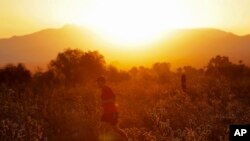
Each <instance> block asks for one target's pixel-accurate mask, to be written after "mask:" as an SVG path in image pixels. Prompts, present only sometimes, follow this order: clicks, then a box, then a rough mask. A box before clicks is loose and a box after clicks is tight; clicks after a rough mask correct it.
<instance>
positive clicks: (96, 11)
mask: <svg viewBox="0 0 250 141" xmlns="http://www.w3.org/2000/svg"><path fill="white" fill-rule="evenodd" d="M74 9H75V10H74V11H76V13H74V14H73V15H75V16H74V18H72V17H71V19H70V20H71V22H72V23H75V24H78V25H85V26H86V25H87V26H89V27H90V28H92V29H93V30H94V31H95V32H96V33H98V35H100V37H102V38H103V39H104V40H105V41H107V42H109V43H111V44H116V45H120V46H124V48H128V49H131V48H133V49H134V48H135V47H138V46H142V45H145V44H148V43H152V42H154V41H155V40H157V39H158V38H159V37H160V35H161V34H162V33H163V32H164V33H165V32H166V31H169V30H173V29H175V28H184V27H190V26H194V25H193V21H192V22H191V21H190V20H189V18H190V15H188V14H187V13H186V14H185V8H184V7H183V6H181V5H180V3H178V2H177V1H172V0H171V1H169V0H164V1H163V0H162V1H159V0H158V1H157V0H155V1H151V0H150V1H145V0H126V1H119V0H105V1H95V2H94V3H91V4H90V5H89V6H88V9H87V10H86V9H83V10H84V12H81V10H79V9H80V8H79V6H78V8H77V6H75V8H74ZM71 14H72V13H71Z"/></svg>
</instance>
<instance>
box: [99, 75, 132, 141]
mask: <svg viewBox="0 0 250 141" xmlns="http://www.w3.org/2000/svg"><path fill="white" fill-rule="evenodd" d="M97 84H98V87H99V88H100V90H101V106H102V109H103V113H102V117H101V121H102V122H105V123H108V124H109V125H111V127H112V128H113V129H114V131H116V132H117V133H119V134H120V135H121V137H123V138H124V139H125V140H126V141H127V140H128V137H127V135H126V134H125V133H124V131H123V130H122V129H120V128H119V126H118V111H117V107H116V99H115V94H114V93H113V91H112V89H111V88H110V87H108V86H107V85H106V79H105V77H104V76H101V77H99V78H98V79H97Z"/></svg>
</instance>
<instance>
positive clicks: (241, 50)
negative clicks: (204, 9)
mask: <svg viewBox="0 0 250 141" xmlns="http://www.w3.org/2000/svg"><path fill="white" fill-rule="evenodd" d="M110 46H112V45H110V44H108V43H105V42H101V41H100V39H99V37H98V36H97V35H96V34H94V33H93V32H91V31H89V30H87V29H84V28H80V27H76V26H72V25H67V26H64V27H62V28H59V29H45V30H42V31H39V32H35V33H32V34H29V35H24V36H13V37H11V38H8V39H0V64H6V63H18V62H23V63H25V64H27V65H28V66H32V67H34V66H45V64H47V63H48V62H49V61H50V60H51V59H53V58H55V57H56V55H57V53H58V52H62V51H63V50H64V49H66V48H81V49H83V50H98V51H100V53H101V54H103V55H104V56H105V58H108V61H110V62H119V63H118V64H130V65H144V64H141V63H143V62H145V60H148V62H147V63H146V64H150V63H153V62H157V61H166V62H171V64H173V66H181V65H192V66H196V67H202V66H204V65H206V64H207V62H208V61H209V59H211V57H214V56H215V55H218V54H220V55H225V56H229V57H230V59H231V60H233V61H234V62H237V61H239V60H243V62H244V63H245V64H248V65H249V64H250V55H249V53H250V35H246V36H237V35H235V34H232V33H228V32H224V31H221V30H217V29H183V30H177V31H175V32H172V33H171V34H170V35H166V36H163V38H162V40H161V41H159V42H158V43H155V44H153V45H150V46H152V47H150V48H148V49H145V50H142V51H139V52H136V51H135V52H132V53H131V54H133V55H131V56H133V57H131V56H130V55H127V56H126V53H124V51H123V50H119V47H112V48H111V47H110ZM146 53H147V55H145V54H146ZM124 54H125V55H124ZM141 54H144V55H141ZM136 57H137V58H136ZM133 58H136V59H134V60H133Z"/></svg>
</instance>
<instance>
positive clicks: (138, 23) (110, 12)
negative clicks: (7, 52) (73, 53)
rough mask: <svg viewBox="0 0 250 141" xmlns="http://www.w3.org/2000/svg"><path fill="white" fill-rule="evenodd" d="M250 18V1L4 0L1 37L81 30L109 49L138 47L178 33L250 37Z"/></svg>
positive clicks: (0, 24) (0, 7) (0, 9)
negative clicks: (70, 27) (197, 30)
mask: <svg viewBox="0 0 250 141" xmlns="http://www.w3.org/2000/svg"><path fill="white" fill-rule="evenodd" d="M239 9H240V10H239ZM248 13H250V1H249V0H240V1H235V0H175V1H173V0H147V1H145V0H123V1H121V0H36V1H32V0H22V1H20V0H1V2H0V21H1V23H0V37H1V38H3V37H10V36H13V35H22V34H27V33H32V32H34V31H37V30H41V29H43V28H49V27H60V26H62V25H64V24H77V25H81V26H85V27H88V28H90V29H92V30H93V31H95V32H96V33H98V34H99V35H100V36H101V37H102V38H103V39H104V40H106V41H108V42H110V43H113V44H118V45H119V44H120V45H132V46H134V45H141V44H147V43H150V42H152V41H154V40H155V39H157V38H158V37H159V36H160V35H161V33H163V32H167V31H170V30H173V29H176V28H190V27H191V28H193V27H213V28H220V29H224V30H226V31H230V32H234V33H236V34H247V33H250V27H249V26H248V25H250V18H248Z"/></svg>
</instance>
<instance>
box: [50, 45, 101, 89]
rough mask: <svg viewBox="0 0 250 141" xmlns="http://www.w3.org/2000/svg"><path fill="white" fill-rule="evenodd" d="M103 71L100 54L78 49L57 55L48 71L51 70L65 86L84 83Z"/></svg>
mask: <svg viewBox="0 0 250 141" xmlns="http://www.w3.org/2000/svg"><path fill="white" fill-rule="evenodd" d="M104 69H105V60H104V57H103V56H102V55H101V54H99V53H98V52H97V51H88V52H83V51H82V50H80V49H67V50H65V51H64V52H62V53H59V54H58V55H57V58H56V59H55V60H52V61H51V62H50V65H49V70H53V71H54V72H55V73H56V74H57V76H58V77H59V78H60V79H61V80H63V81H64V82H65V85H75V84H77V83H82V82H86V81H87V80H89V79H93V78H94V77H97V76H98V75H100V74H102V73H103V72H104Z"/></svg>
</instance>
